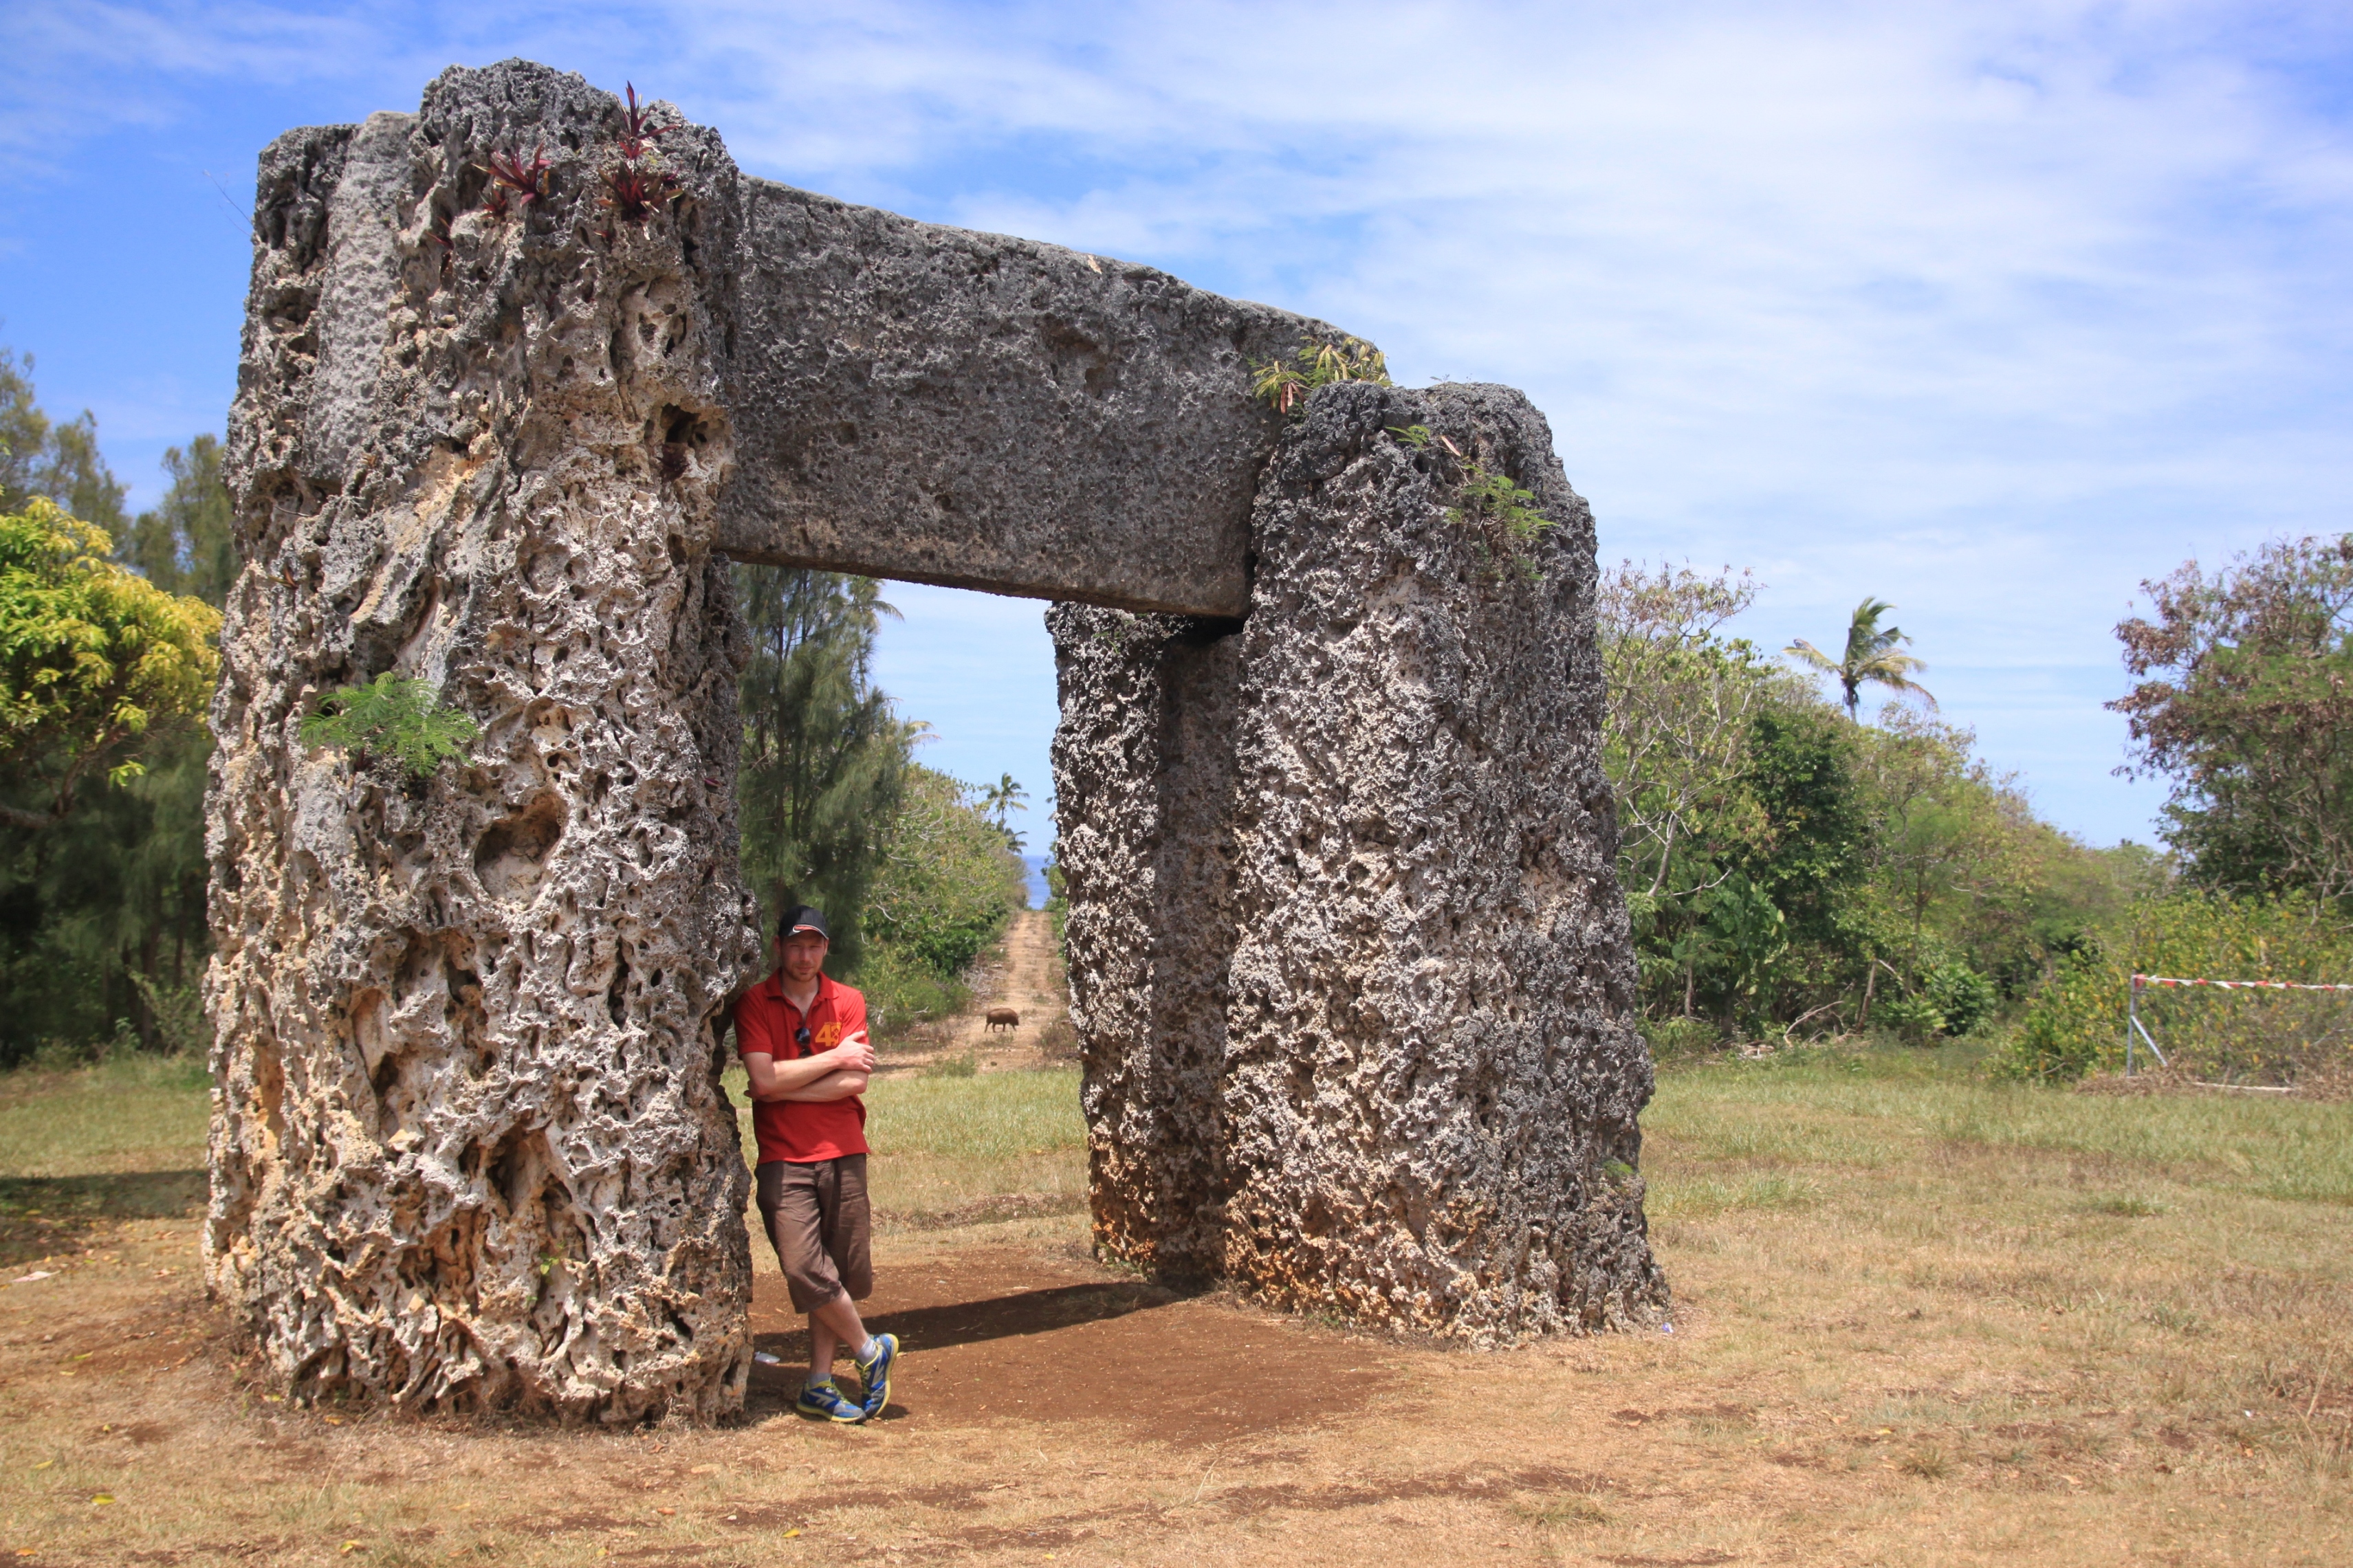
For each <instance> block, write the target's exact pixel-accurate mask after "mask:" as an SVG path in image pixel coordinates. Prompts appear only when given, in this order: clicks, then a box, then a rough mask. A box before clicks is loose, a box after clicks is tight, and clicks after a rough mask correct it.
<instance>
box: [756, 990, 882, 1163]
mask: <svg viewBox="0 0 2353 1568" xmlns="http://www.w3.org/2000/svg"><path fill="white" fill-rule="evenodd" d="M804 1024H806V1025H807V1026H808V1032H809V1042H808V1044H807V1045H806V1046H804V1045H802V1044H800V1043H799V1041H798V1040H797V1038H796V1036H797V1035H798V1033H799V1032H800V1028H801V1026H802V1025H804ZM864 1027H866V998H865V997H864V996H863V995H862V994H860V993H859V992H858V991H857V990H855V989H853V988H852V987H850V986H848V985H837V984H834V983H833V979H832V977H831V976H829V975H826V974H819V975H818V977H817V999H816V1000H815V1001H813V1002H811V1003H810V1004H809V1010H808V1014H807V1016H806V1017H804V1016H802V1014H801V1010H800V1009H799V1008H797V1007H796V1006H794V1005H792V1002H791V1001H790V999H788V998H787V997H786V995H785V973H784V971H783V970H781V969H780V970H778V971H776V973H774V974H771V975H769V976H768V978H766V979H765V980H763V981H762V982H760V984H757V985H754V987H752V989H750V990H749V991H746V992H745V993H744V994H743V995H742V996H740V997H738V998H737V999H736V1002H735V1049H736V1052H737V1054H739V1055H742V1056H747V1057H748V1056H751V1055H753V1054H754V1053H757V1054H759V1055H761V1056H769V1057H774V1058H776V1060H778V1061H780V1062H789V1061H796V1060H798V1059H799V1058H802V1057H806V1056H814V1055H815V1054H816V1053H818V1051H829V1050H831V1049H832V1048H833V1047H836V1046H838V1045H839V1044H840V1043H841V1041H842V1037H844V1036H845V1035H854V1034H856V1033H857V1032H858V1031H859V1030H860V1029H862V1028H864ZM752 1131H753V1132H754V1135H756V1136H757V1137H758V1139H759V1141H760V1163H762V1164H764V1165H765V1164H766V1163H768V1162H769V1161H771V1160H788V1161H790V1162H792V1163H795V1164H808V1163H812V1162H814V1161H818V1160H839V1159H840V1158H841V1157H842V1156H843V1155H844V1154H863V1153H865V1152H867V1150H866V1106H865V1102H864V1101H862V1100H860V1099H859V1098H858V1097H857V1096H855V1095H852V1096H850V1097H849V1099H848V1100H827V1101H825V1102H824V1103H822V1104H817V1105H810V1104H803V1103H801V1102H799V1101H797V1100H754V1101H753V1102H752Z"/></svg>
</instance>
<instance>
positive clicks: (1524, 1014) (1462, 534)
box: [1050, 384, 1665, 1344]
mask: <svg viewBox="0 0 2353 1568" xmlns="http://www.w3.org/2000/svg"><path fill="white" fill-rule="evenodd" d="M1416 425H1419V426H1427V427H1429V428H1430V430H1431V431H1433V432H1434V433H1435V434H1436V435H1438V436H1442V437H1447V438H1448V439H1451V441H1452V442H1453V444H1454V446H1455V447H1457V448H1459V449H1460V451H1461V453H1462V454H1463V457H1464V458H1466V459H1471V460H1476V461H1478V462H1480V463H1482V464H1483V465H1484V467H1485V468H1487V470H1488V471H1490V472H1497V473H1504V474H1508V475H1510V476H1511V477H1512V478H1513V479H1515V480H1516V481H1517V482H1518V483H1520V484H1522V485H1523V486H1525V487H1526V488H1527V489H1530V490H1532V491H1534V492H1535V495H1536V496H1537V498H1538V504H1539V506H1540V508H1541V509H1542V510H1544V511H1545V512H1546V515H1548V516H1549V517H1551V518H1552V519H1554V520H1555V521H1556V523H1557V524H1558V526H1557V527H1556V528H1554V529H1553V530H1551V531H1548V532H1547V533H1546V534H1545V535H1543V536H1542V538H1541V539H1539V540H1538V541H1537V542H1535V543H1533V544H1532V545H1522V544H1520V543H1518V542H1514V541H1513V540H1512V539H1511V538H1510V537H1509V536H1508V535H1506V534H1505V533H1504V532H1503V531H1501V529H1500V528H1499V527H1497V526H1495V525H1493V524H1485V525H1482V524H1480V523H1477V522H1475V521H1461V520H1460V519H1458V518H1452V517H1450V516H1449V515H1448V512H1449V509H1450V508H1452V507H1454V506H1455V505H1456V503H1457V502H1458V500H1459V498H1460V491H1461V481H1462V479H1463V477H1464V474H1465V463H1464V461H1462V460H1458V459H1457V458H1454V457H1453V455H1452V454H1451V453H1450V452H1449V451H1448V450H1447V449H1446V447H1445V446H1444V445H1443V444H1442V443H1440V442H1438V441H1436V440H1433V441H1432V442H1430V444H1429V445H1427V446H1424V447H1419V448H1417V447H1413V446H1411V445H1409V444H1408V443H1407V442H1406V441H1405V440H1403V439H1401V438H1400V437H1398V435H1397V434H1395V433H1394V432H1395V431H1396V430H1403V429H1407V428H1409V427H1411V426H1416ZM1254 537H1255V543H1256V548H1257V551H1258V568H1257V574H1256V581H1255V594H1254V600H1253V604H1252V606H1251V611H1250V617H1249V619H1248V621H1247V622H1246V623H1245V624H1244V626H1243V627H1242V629H1241V631H1240V633H1239V635H1237V636H1235V637H1230V638H1229V639H1226V641H1225V642H1224V643H1221V644H1219V648H1220V652H1219V656H1218V658H1219V663H1220V668H1219V677H1218V678H1217V679H1209V680H1204V679H1203V678H1202V677H1201V676H1200V675H1199V674H1198V673H1197V672H1196V671H1195V670H1194V669H1193V668H1191V666H1190V663H1189V659H1190V656H1188V655H1187V654H1185V653H1184V652H1183V651H1182V649H1181V645H1182V643H1183V640H1184V638H1185V637H1187V636H1188V635H1196V634H1193V633H1192V632H1191V629H1190V628H1186V627H1180V626H1173V625H1171V624H1169V623H1166V622H1155V621H1150V620H1139V619H1136V618H1134V617H1128V616H1120V615H1117V614H1115V613H1113V612H1105V611H1087V610H1073V609H1061V610H1058V611H1057V612H1056V613H1055V616H1054V617H1053V619H1052V621H1051V622H1050V625H1051V626H1052V627H1053V630H1054V633H1055V637H1056V645H1057V649H1058V656H1059V661H1060V668H1061V671H1062V688H1063V694H1062V695H1063V713H1064V720H1063V726H1064V730H1063V733H1062V734H1060V735H1059V736H1058V737H1057V742H1056V790H1057V796H1058V809H1059V811H1060V832H1061V844H1062V849H1061V854H1062V856H1063V863H1064V866H1065V868H1066V874H1067V875H1068V877H1069V879H1070V886H1071V891H1072V910H1071V918H1070V922H1069V933H1070V944H1071V973H1072V976H1073V994H1072V1003H1073V1010H1072V1016H1073V1018H1074V1020H1075V1021H1076V1023H1077V1025H1078V1027H1079V1032H1080V1041H1081V1048H1082V1059H1083V1060H1084V1061H1085V1063H1086V1066H1087V1086H1086V1090H1085V1092H1086V1095H1087V1110H1088V1113H1089V1118H1090V1142H1091V1145H1092V1146H1093V1147H1095V1148H1096V1149H1097V1151H1098V1153H1097V1163H1096V1173H1097V1191H1096V1196H1095V1214H1096V1234H1097V1238H1098V1242H1099V1245H1100V1246H1101V1247H1103V1250H1105V1251H1107V1252H1109V1253H1111V1254H1113V1255H1115V1256H1121V1257H1125V1258H1132V1259H1133V1260H1134V1261H1136V1262H1138V1263H1139V1264H1143V1265H1145V1266H1147V1267H1158V1266H1163V1259H1164V1258H1169V1259H1180V1260H1183V1263H1184V1264H1187V1265H1189V1264H1190V1263H1191V1262H1192V1261H1193V1260H1194V1259H1196V1258H1198V1256H1199V1254H1200V1253H1201V1252H1202V1251H1203V1250H1205V1249H1208V1248H1210V1247H1214V1249H1215V1253H1216V1266H1215V1268H1214V1272H1217V1273H1219V1274H1222V1275H1224V1276H1225V1277H1227V1278H1228V1279H1231V1280H1233V1281H1234V1282H1236V1283H1237V1284H1239V1285H1241V1286H1243V1287H1244V1288H1246V1289H1250V1290H1252V1291H1254V1292H1255V1293H1257V1294H1258V1295H1260V1296H1261V1298H1262V1299H1264V1300H1269V1301H1271V1302H1272V1303H1276V1304H1280V1305H1283V1306H1287V1307H1293V1308H1301V1309H1312V1310H1324V1311H1330V1312H1335V1313H1337V1314H1340V1315H1343V1316H1345V1317H1346V1318H1348V1319H1350V1320H1352V1321H1357V1322H1362V1323H1366V1324H1376V1325H1388V1326H1396V1327H1404V1328H1410V1329H1415V1330H1421V1331H1431V1332H1436V1333H1440V1334H1445V1335H1450V1336H1455V1337H1459V1338H1461V1339H1464V1340H1466V1341H1469V1342H1473V1343H1479V1344H1489V1343H1496V1342H1504V1341H1508V1340H1511V1339H1514V1338H1517V1337H1519V1336H1522V1335H1525V1334H1530V1333H1539V1332H1546V1331H1558V1330H1580V1329H1593V1328H1601V1327H1609V1326H1621V1325H1627V1324H1632V1323H1639V1322H1645V1321H1655V1319H1656V1317H1657V1316H1658V1313H1659V1311H1660V1310H1661V1308H1662V1305H1663V1303H1664V1300H1665V1285H1664V1282H1663V1280H1662V1277H1661V1276H1660V1274H1659V1272H1658V1269H1657V1267H1656V1265H1655V1264H1654V1262H1653V1261H1652V1259H1651V1253H1650V1249H1649V1246H1648V1242H1647V1237H1646V1233H1645V1227H1644V1222H1643V1217H1642V1210H1641V1178H1640V1176H1639V1174H1638V1173H1637V1171H1638V1167H1639V1163H1640V1148H1641V1143H1640V1131H1639V1129H1638V1127H1637V1124H1636V1116H1637V1113H1638V1112H1639V1111H1640V1110H1641V1107H1642V1105H1643V1104H1644V1102H1645V1101H1646V1100H1647V1099H1648V1098H1649V1094H1650V1089H1651V1072H1650V1064H1649V1058H1648V1056H1647V1054H1646V1052H1645V1050H1644V1048H1643V1046H1642V1043H1641V1038H1640V1037H1639V1036H1638V1035H1637V1034H1636V1032H1635V1030H1634V1028H1633V1025H1632V1016H1633V1014H1632V1001H1633V996H1632V985H1633V957H1632V951H1631V945H1630V940H1629V935H1628V931H1627V926H1626V917H1625V911H1624V908H1623V905H1622V902H1621V900H1620V895H1619V892H1618V889H1617V884H1616V880H1615V877H1614V874H1613V870H1612V866H1611V857H1612V852H1613V848H1614V839H1615V834H1614V827H1613V825H1612V819H1611V816H1610V813H1609V795H1608V791H1607V788H1606V785H1605V784H1604V782H1603V778H1602V774H1601V771H1600V763H1599V734H1600V718H1601V714H1600V702H1601V695H1600V679H1599V667H1598V665H1597V663H1596V658H1595V653H1594V645H1593V621H1592V616H1593V610H1592V592H1593V584H1594V575H1595V574H1594V564H1593V534H1592V524H1591V520H1590V515H1589V513H1588V510H1587V509H1586V507H1585V504H1584V502H1583V501H1582V500H1579V499H1578V498H1577V495H1576V494H1575V493H1574V492H1573V491H1572V490H1571V489H1569V487H1568V484H1567V479H1566V478H1565V477H1564V476H1563V474H1562V473H1561V470H1560V467H1559V464H1558V461H1557V459H1556V458H1555V457H1554V455H1553V452H1552V446H1551V439H1550V434H1549V432H1548V430H1547V429H1546V426H1545V425H1544V422H1543V420H1542V418H1541V417H1540V416H1538V415H1537V414H1536V413H1535V410H1534V409H1532V408H1531V407H1529V406H1528V405H1527V403H1526V401H1525V399H1524V398H1522V397H1521V396H1520V395H1518V394H1516V393H1513V392H1510V391H1508V390H1506V389H1503V388H1494V387H1470V386H1450V387H1442V388H1440V389H1437V390H1435V391H1431V392H1426V393H1414V392H1405V391H1400V390H1394V389H1388V388H1380V387H1373V386H1367V385H1362V384H1355V385H1342V386H1337V387H1333V388H1330V389H1327V390H1325V391H1323V392H1320V393H1318V394H1317V395H1315V396H1314V399H1313V400H1312V402H1311V404H1310V405H1309V411H1308V415H1307V417H1306V418H1305V420H1304V421H1303V422H1302V423H1301V424H1300V425H1298V426H1296V427H1295V428H1294V429H1293V431H1292V432H1291V433H1290V434H1289V435H1288V436H1287V437H1285V438H1284V440H1283V442H1282V445H1281V447H1279V448H1278V450H1277V452H1276V454H1275V456H1274V459H1273V462H1272V464H1271V467H1270V468H1269V470H1268V472H1267V474H1266V475H1265V477H1264V479H1262V480H1261V487H1260V490H1259V500H1258V508H1257V512H1256V515H1255V520H1254ZM1515 554H1517V555H1524V556H1525V558H1526V559H1527V561H1528V563H1529V564H1530V565H1532V566H1533V567H1534V568H1535V569H1537V570H1538V571H1540V572H1541V577H1540V580H1538V581H1536V582H1534V583H1531V582H1529V581H1527V580H1525V577H1524V575H1523V574H1522V572H1521V569H1520V567H1519V565H1518V563H1515V562H1514V559H1513V557H1514V555H1515ZM1228 670H1230V672H1231V673H1230V674H1228V673H1227V671H1228ZM1197 692H1198V693H1199V694H1200V695H1199V696H1198V697H1197V696H1196V695H1195V694H1196V693H1197ZM1229 692H1230V695H1228V693H1229ZM1188 703H1189V705H1188ZM1219 708H1223V709H1225V710H1227V711H1229V712H1230V715H1231V720H1230V722H1231V725H1232V729H1231V739H1230V742H1228V743H1226V744H1224V745H1222V746H1221V747H1215V748H1210V754H1215V755H1221V756H1222V758H1223V761H1222V762H1221V763H1204V762H1202V761H1201V760H1200V759H1201V757H1202V756H1203V754H1204V752H1203V750H1202V748H1201V747H1200V746H1199V745H1198V742H1195V741H1193V740H1192V739H1191V738H1190V736H1189V735H1188V734H1187V731H1186V728H1185V722H1184V721H1185V716H1186V715H1187V713H1188V712H1198V713H1208V712H1209V711H1211V710H1216V709H1219ZM1216 788H1225V789H1229V790H1230V794H1229V795H1228V796H1227V799H1226V802H1225V805H1224V810H1223V813H1222V820H1221V821H1220V820H1219V816H1220V814H1219V813H1218V812H1217V811H1215V810H1211V809H1208V808H1207V807H1206V805H1204V804H1202V801H1203V796H1202V794H1201V792H1202V791H1203V790H1205V789H1216ZM1180 815H1184V816H1186V817H1187V820H1188V821H1191V822H1194V823H1211V822H1214V823H1216V826H1215V828H1214V830H1213V831H1208V832H1206V833H1204V835H1203V837H1201V838H1200V839H1199V840H1198V841H1197V842H1195V843H1193V844H1192V845H1190V846H1189V847H1188V848H1187V850H1185V851H1184V852H1183V854H1182V855H1178V856H1176V857H1174V858H1178V859H1180V860H1181V861H1182V862H1183V867H1184V869H1183V870H1182V871H1181V872H1179V873H1177V874H1176V875H1171V874H1170V872H1169V870H1168V867H1169V865H1170V862H1171V860H1172V849H1171V840H1172V837H1173V836H1174V827H1175V824H1176V821H1177V819H1178V816H1180ZM1220 868H1221V870H1222V879H1220V877H1219V869H1220ZM1208 882H1219V883H1220V885H1219V886H1218V887H1217V888H1216V889H1215V890H1214V891H1209V890H1206V889H1205V886H1204V884H1205V883H1208ZM1082 893H1083V894H1084V895H1085V898H1084V900H1082V897H1081V895H1082ZM1082 902H1086V903H1091V904H1092V908H1090V909H1086V910H1082V907H1081V906H1082ZM1179 942H1189V943H1192V944H1194V945H1193V946H1192V948H1191V950H1190V951H1191V954H1192V960H1193V963H1194V967H1192V968H1191V969H1189V970H1185V966H1184V965H1181V964H1180V965H1176V966H1173V967H1175V968H1177V969H1180V970H1185V972H1184V975H1183V978H1182V979H1181V981H1178V982H1177V983H1176V984H1172V983H1171V975H1170V973H1169V970H1170V968H1171V967H1172V966H1169V965H1167V964H1166V963H1164V961H1163V955H1164V954H1166V953H1168V952H1171V951H1172V950H1173V945H1174V944H1176V943H1179ZM1221 952H1222V956H1220V953H1221ZM1210 965H1214V966H1215V970H1216V973H1215V975H1214V978H1213V977H1212V975H1211V974H1210V973H1207V972H1206V970H1207V967H1208V966H1210ZM1080 976H1085V977H1087V978H1086V979H1085V980H1084V981H1083V982H1082V981H1081V980H1080V978H1079V977H1080ZM1220 993H1222V1001H1223V1004H1224V1005H1223V1007H1222V1009H1221V1010H1219V1012H1218V1013H1217V1014H1216V1015H1215V1016H1217V1018H1218V1026H1217V1027H1216V1028H1215V1030H1214V1034H1215V1036H1216V1038H1214V1039H1212V1038H1211V1034H1212V1031H1211V1029H1210V1028H1209V1027H1208V1026H1207V1024H1206V1023H1205V1019H1206V1018H1208V1016H1212V1015H1211V1014H1210V1011H1209V1004H1210V1002H1211V1001H1212V999H1214V998H1219V994H1220ZM1172 1016H1183V1018H1184V1024H1183V1026H1182V1028H1183V1029H1184V1030H1185V1031H1186V1032H1181V1033H1180V1032H1179V1031H1178V1030H1177V1029H1172V1027H1171V1026H1170V1023H1169V1022H1168V1021H1167V1020H1169V1019H1170V1018H1171V1017H1172ZM1212 1064H1213V1065H1212ZM1210 1079H1214V1081H1215V1095H1216V1100H1215V1104H1214V1107H1206V1106H1203V1105H1201V1104H1199V1103H1198V1102H1197V1100H1196V1097H1197V1096H1198V1095H1199V1094H1200V1093H1202V1092H1203V1089H1202V1088H1201V1086H1202V1085H1203V1084H1204V1083H1206V1082H1207V1081H1208V1080H1210ZM1172 1235H1173V1236H1176V1237H1181V1238H1182V1239H1181V1241H1180V1242H1178V1243H1176V1244H1173V1245H1172V1243H1171V1242H1170V1241H1168V1240H1166V1239H1164V1238H1165V1237H1170V1236H1172Z"/></svg>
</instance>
